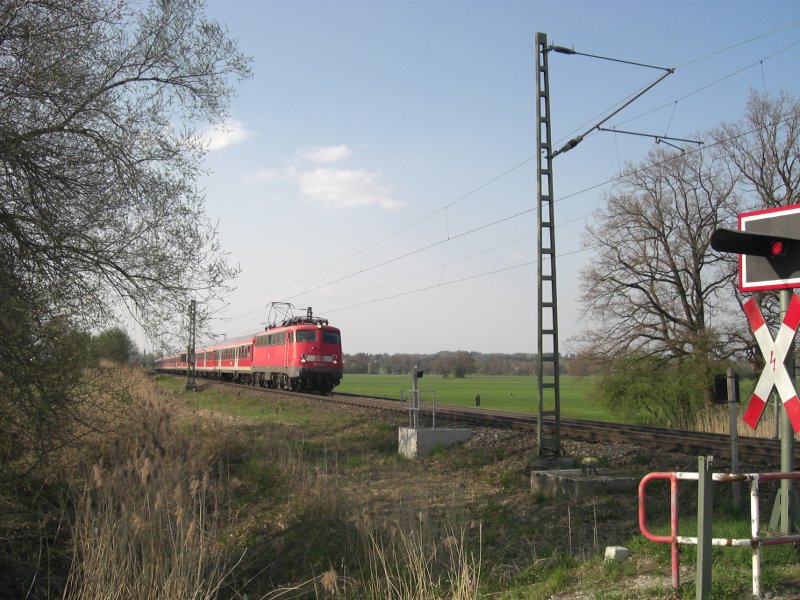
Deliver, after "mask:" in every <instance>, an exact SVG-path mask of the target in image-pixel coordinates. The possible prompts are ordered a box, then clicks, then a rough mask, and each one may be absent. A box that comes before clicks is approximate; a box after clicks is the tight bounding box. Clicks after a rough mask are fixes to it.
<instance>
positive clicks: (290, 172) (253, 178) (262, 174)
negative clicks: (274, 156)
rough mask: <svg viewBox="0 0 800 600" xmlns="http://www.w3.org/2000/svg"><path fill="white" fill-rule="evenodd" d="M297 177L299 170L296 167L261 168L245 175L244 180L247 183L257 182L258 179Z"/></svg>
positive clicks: (271, 179)
mask: <svg viewBox="0 0 800 600" xmlns="http://www.w3.org/2000/svg"><path fill="white" fill-rule="evenodd" d="M295 179H297V170H296V169H295V168H294V167H288V168H285V169H259V170H258V171H256V172H255V173H252V174H250V175H245V176H244V180H245V181H246V182H247V183H256V182H258V181H292V180H295Z"/></svg>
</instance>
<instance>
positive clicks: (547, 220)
mask: <svg viewBox="0 0 800 600" xmlns="http://www.w3.org/2000/svg"><path fill="white" fill-rule="evenodd" d="M547 51H548V50H547V34H545V33H537V34H536V148H537V151H538V153H539V159H538V162H537V168H536V174H537V178H538V189H537V208H538V212H537V225H538V232H539V243H538V252H537V264H538V266H537V272H538V286H537V290H538V299H537V309H538V310H537V319H538V320H537V324H538V330H539V331H538V358H537V367H538V406H537V416H538V419H537V422H536V435H537V440H538V442H537V443H538V452H539V456H544V455H561V454H563V450H562V448H561V394H560V388H559V364H558V296H557V293H556V235H555V216H554V213H553V146H552V139H551V124H550V81H549V75H548V66H547ZM546 365H549V366H550V367H551V368H552V371H553V373H552V375H546V373H545V370H546ZM546 389H547V390H550V389H552V391H553V402H554V406H553V410H551V411H545V410H544V404H545V398H544V392H545V390H546ZM547 416H552V417H553V419H554V430H553V435H552V436H548V437H546V436H545V434H544V428H543V419H544V417H547Z"/></svg>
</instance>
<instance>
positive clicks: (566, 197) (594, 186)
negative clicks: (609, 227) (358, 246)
mask: <svg viewBox="0 0 800 600" xmlns="http://www.w3.org/2000/svg"><path fill="white" fill-rule="evenodd" d="M790 118H791V115H790V116H786V115H783V118H782V119H780V120H778V121H777V122H775V123H773V125H780V124H782V123H785V122H786V121H787V120H789V119H790ZM759 129H761V128H754V129H750V130H748V131H744V132H742V133H740V134H739V135H736V136H734V137H732V138H728V139H725V140H719V141H716V142H713V143H709V144H707V145H706V146H705V147H704V148H706V149H710V148H713V147H715V146H717V145H719V144H722V143H725V142H728V141H733V140H735V139H739V138H742V137H745V136H748V135H751V134H753V133H755V132H757V131H759ZM701 150H702V148H699V147H698V148H692V149H689V150H687V151H686V152H685V154H686V155H691V154H693V153H695V152H699V151H701ZM669 160H672V157H668V158H665V159H664V161H661V162H658V163H654V164H652V165H647V166H643V167H641V168H639V169H633V170H630V171H626V172H625V173H620V174H618V175H616V176H614V177H610V178H608V179H606V180H604V181H601V182H598V183H595V184H592V185H589V186H586V187H584V188H582V189H580V190H576V191H575V192H572V193H570V194H566V195H563V196H561V197H559V198H556V199H555V200H554V202H563V201H566V200H569V199H572V198H575V197H578V196H580V195H583V194H585V193H588V192H590V191H592V190H595V189H599V188H602V187H605V186H607V185H609V184H611V183H614V182H616V181H619V180H622V179H624V178H625V177H629V176H631V175H635V174H636V173H639V172H642V171H644V170H645V169H648V168H652V167H657V166H659V165H661V164H665V163H666V162H667V161H669ZM535 211H536V208H531V209H527V210H525V211H520V212H518V213H516V214H514V215H509V216H507V217H504V218H502V219H498V220H496V221H492V222H490V223H485V224H484V225H481V226H479V227H476V228H473V229H471V230H469V231H464V232H462V233H460V234H457V235H456V236H453V238H452V239H453V240H454V239H457V238H460V237H464V236H467V235H469V234H471V233H476V232H478V231H481V230H483V229H487V228H489V227H491V226H493V225H496V224H498V223H501V222H504V221H508V220H511V219H514V218H518V217H520V216H523V215H524V214H527V213H530V212H535ZM591 214H592V213H587V214H584V215H580V216H578V217H574V218H572V219H570V220H568V221H565V222H564V223H562V225H567V224H569V223H573V222H577V221H579V220H582V219H586V218H588V217H590V216H591ZM449 241H451V240H446V239H442V240H439V241H438V242H435V243H433V244H429V245H427V246H425V247H421V248H417V249H415V250H412V251H411V252H407V253H405V254H403V255H401V256H396V257H394V258H392V259H389V260H387V261H384V262H383V263H381V264H380V265H373V266H372V267H369V268H368V269H366V270H365V271H367V270H374V269H377V268H379V267H382V266H386V265H388V264H391V263H394V262H397V261H399V260H402V259H403V258H407V257H409V256H413V255H415V254H419V253H420V252H423V251H425V250H428V249H431V248H434V247H436V246H439V245H442V244H445V243H447V242H449ZM590 249H591V247H587V248H582V249H579V250H574V251H571V252H566V253H563V254H559V255H558V256H559V257H560V256H568V255H571V254H576V253H579V252H585V251H588V250H590ZM456 262H458V261H456ZM532 264H536V261H535V260H533V261H528V262H526V263H521V264H519V265H515V266H512V267H504V268H501V269H498V270H494V271H488V272H486V273H484V274H483V275H485V276H488V275H492V274H495V273H500V272H504V271H507V270H509V269H512V268H519V267H522V266H527V265H532ZM438 268H439V267H437V269H438ZM362 272H364V271H358V272H353V273H349V274H347V275H345V276H344V277H341V278H339V279H337V280H336V281H333V282H328V283H326V284H323V285H320V286H317V287H315V288H313V289H311V290H307V291H305V292H303V294H306V293H311V292H313V291H317V290H319V289H322V288H324V287H326V286H328V285H333V283H338V282H340V281H344V280H347V279H350V278H353V277H355V276H357V275H360V274H361V273H362ZM479 276H482V275H475V276H468V277H464V278H461V279H459V280H457V281H453V282H451V283H457V282H460V281H468V280H470V279H475V278H477V277H479ZM390 283H396V281H393V282H389V283H386V284H381V285H379V286H370V287H369V288H368V289H369V290H372V289H375V288H377V287H383V286H384V285H389V284H390ZM435 287H437V285H431V286H426V287H424V288H418V289H417V290H411V291H408V292H400V293H398V294H395V295H392V296H387V297H384V298H380V299H374V300H373V301H376V302H377V301H384V300H388V299H391V298H397V297H402V296H404V295H408V294H410V293H416V292H418V291H424V290H427V289H433V288H435ZM298 295H301V294H298ZM348 295H351V294H348ZM295 297H296V296H292V297H291V298H290V299H293V298H295ZM369 303H370V302H363V303H360V304H355V305H352V307H355V306H363V305H365V304H369ZM336 310H343V309H342V308H339V309H336ZM259 312H263V307H259V308H257V309H255V310H252V311H249V312H247V313H244V314H242V315H240V316H238V317H235V318H233V319H231V320H230V321H231V322H235V321H238V320H240V319H242V318H245V317H248V316H251V315H253V314H256V313H259Z"/></svg>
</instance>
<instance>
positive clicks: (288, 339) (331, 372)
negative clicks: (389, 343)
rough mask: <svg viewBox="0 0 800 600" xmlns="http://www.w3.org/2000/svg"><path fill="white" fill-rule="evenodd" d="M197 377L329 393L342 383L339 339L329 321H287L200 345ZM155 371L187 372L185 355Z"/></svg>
mask: <svg viewBox="0 0 800 600" xmlns="http://www.w3.org/2000/svg"><path fill="white" fill-rule="evenodd" d="M194 358H195V375H196V376H198V377H204V378H208V379H219V380H225V381H234V382H237V383H244V384H248V385H258V386H261V387H269V388H280V389H284V390H295V391H308V392H318V393H323V394H327V393H329V392H330V391H331V390H332V389H333V388H334V387H336V386H337V385H338V384H339V382H340V381H341V380H342V338H341V332H340V331H339V329H337V328H336V327H333V326H331V325H329V324H328V321H327V319H320V318H319V317H314V316H313V314H312V311H311V309H310V308H309V309H308V310H307V313H306V315H305V316H300V317H289V318H287V319H285V320H284V321H283V322H281V324H280V325H272V326H269V327H267V328H266V329H265V330H264V331H259V332H257V333H254V334H252V335H247V336H244V337H240V338H236V339H231V340H225V341H222V342H218V343H215V344H209V345H206V346H201V347H198V348H197V349H196V351H195V356H194ZM153 367H154V369H155V370H156V371H158V372H165V373H186V372H187V369H188V368H189V365H188V361H187V354H186V352H184V353H181V354H172V355H169V356H164V357H162V358H159V359H156V360H155V361H154V363H153Z"/></svg>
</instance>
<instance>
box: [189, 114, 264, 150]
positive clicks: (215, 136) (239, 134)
mask: <svg viewBox="0 0 800 600" xmlns="http://www.w3.org/2000/svg"><path fill="white" fill-rule="evenodd" d="M253 135H255V134H254V133H253V132H252V131H248V130H247V129H245V127H244V123H242V122H241V121H237V120H236V119H228V120H227V121H225V122H224V123H220V124H219V125H215V126H214V127H209V128H208V129H206V130H205V131H203V132H202V133H201V134H200V142H201V144H202V145H203V146H204V147H205V148H206V149H207V150H208V151H209V152H213V151H214V150H221V149H222V148H227V147H228V146H233V145H234V144H238V143H240V142H243V141H245V140H247V139H249V138H251V137H253Z"/></svg>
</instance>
